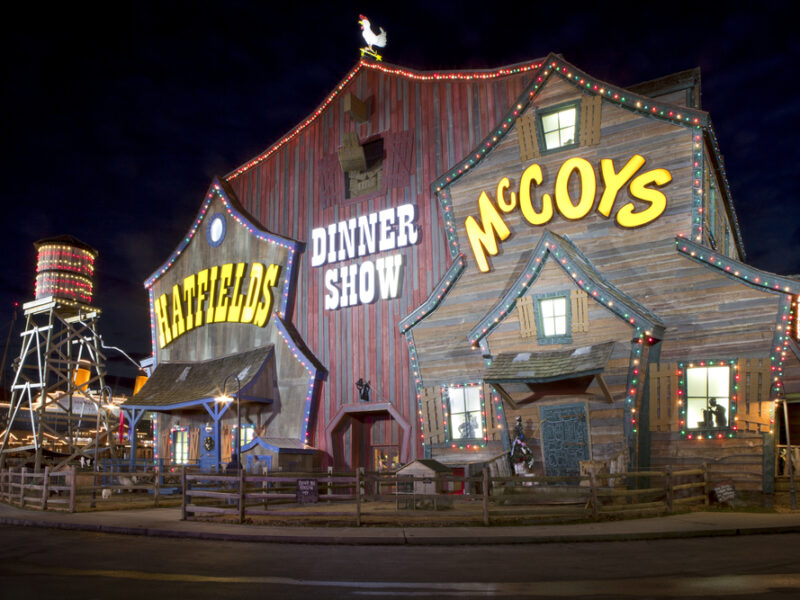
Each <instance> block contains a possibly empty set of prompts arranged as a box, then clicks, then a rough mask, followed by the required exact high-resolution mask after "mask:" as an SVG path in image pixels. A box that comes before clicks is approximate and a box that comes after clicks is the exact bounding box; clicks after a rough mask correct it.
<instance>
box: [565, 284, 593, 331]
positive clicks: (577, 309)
mask: <svg viewBox="0 0 800 600" xmlns="http://www.w3.org/2000/svg"><path fill="white" fill-rule="evenodd" d="M569 296H570V301H571V304H572V331H573V332H576V331H578V332H580V331H589V302H588V296H587V295H586V292H584V291H583V290H577V289H576V290H572V291H571V292H570V294H569Z"/></svg>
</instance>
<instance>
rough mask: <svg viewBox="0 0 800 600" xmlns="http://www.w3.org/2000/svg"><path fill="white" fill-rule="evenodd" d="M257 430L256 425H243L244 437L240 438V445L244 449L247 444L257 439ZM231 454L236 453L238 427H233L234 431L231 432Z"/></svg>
mask: <svg viewBox="0 0 800 600" xmlns="http://www.w3.org/2000/svg"><path fill="white" fill-rule="evenodd" d="M255 433H256V428H255V426H254V425H252V424H250V423H245V424H244V425H242V435H241V437H240V438H239V444H240V446H241V447H242V448H244V447H245V446H246V445H247V444H249V443H250V442H252V441H253V437H255ZM231 452H232V453H235V452H236V425H234V426H233V431H232V432H231Z"/></svg>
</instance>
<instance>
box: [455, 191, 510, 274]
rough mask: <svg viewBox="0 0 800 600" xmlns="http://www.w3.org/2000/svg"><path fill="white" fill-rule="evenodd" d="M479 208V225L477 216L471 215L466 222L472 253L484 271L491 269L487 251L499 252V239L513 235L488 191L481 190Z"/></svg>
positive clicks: (490, 252) (491, 253)
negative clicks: (490, 198) (487, 193)
mask: <svg viewBox="0 0 800 600" xmlns="http://www.w3.org/2000/svg"><path fill="white" fill-rule="evenodd" d="M478 208H479V210H480V214H481V223H482V224H483V225H478V222H477V221H476V220H475V217H473V216H472V215H470V216H469V217H467V219H466V221H465V222H464V226H465V228H466V230H467V237H468V238H469V243H470V245H471V246H472V253H473V254H474V255H475V261H476V262H477V263H478V269H480V270H481V271H483V272H486V271H488V270H489V263H488V261H487V260H486V253H487V252H488V253H489V254H490V255H492V256H494V255H495V254H497V239H498V238H499V239H500V240H501V241H502V240H504V239H506V238H507V237H508V236H509V235H511V231H509V229H508V227H506V224H505V223H503V219H502V217H501V216H500V213H498V212H497V209H496V208H495V207H494V205H493V204H492V201H491V200H489V196H487V195H486V192H481V195H480V198H478Z"/></svg>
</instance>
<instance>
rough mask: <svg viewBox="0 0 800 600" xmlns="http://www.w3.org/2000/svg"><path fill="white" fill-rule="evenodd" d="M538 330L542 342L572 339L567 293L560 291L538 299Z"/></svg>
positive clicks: (563, 341) (548, 342) (565, 341)
mask: <svg viewBox="0 0 800 600" xmlns="http://www.w3.org/2000/svg"><path fill="white" fill-rule="evenodd" d="M536 332H537V334H538V337H539V343H541V344H565V343H569V342H571V341H572V334H571V328H570V305H569V300H568V297H567V294H561V293H559V294H553V295H548V296H541V297H538V298H537V299H536Z"/></svg>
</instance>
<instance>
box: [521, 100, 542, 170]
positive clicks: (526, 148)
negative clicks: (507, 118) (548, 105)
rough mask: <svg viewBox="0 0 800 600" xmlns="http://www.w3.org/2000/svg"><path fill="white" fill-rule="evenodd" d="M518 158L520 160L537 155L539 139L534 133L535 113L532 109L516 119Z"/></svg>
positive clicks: (529, 158)
mask: <svg viewBox="0 0 800 600" xmlns="http://www.w3.org/2000/svg"><path fill="white" fill-rule="evenodd" d="M517 138H518V139H519V159H520V160H521V161H522V162H525V161H528V160H533V159H534V158H538V157H539V139H538V137H537V135H536V115H535V114H534V112H533V111H530V112H528V113H527V114H524V115H522V116H521V117H520V118H519V119H517Z"/></svg>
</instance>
